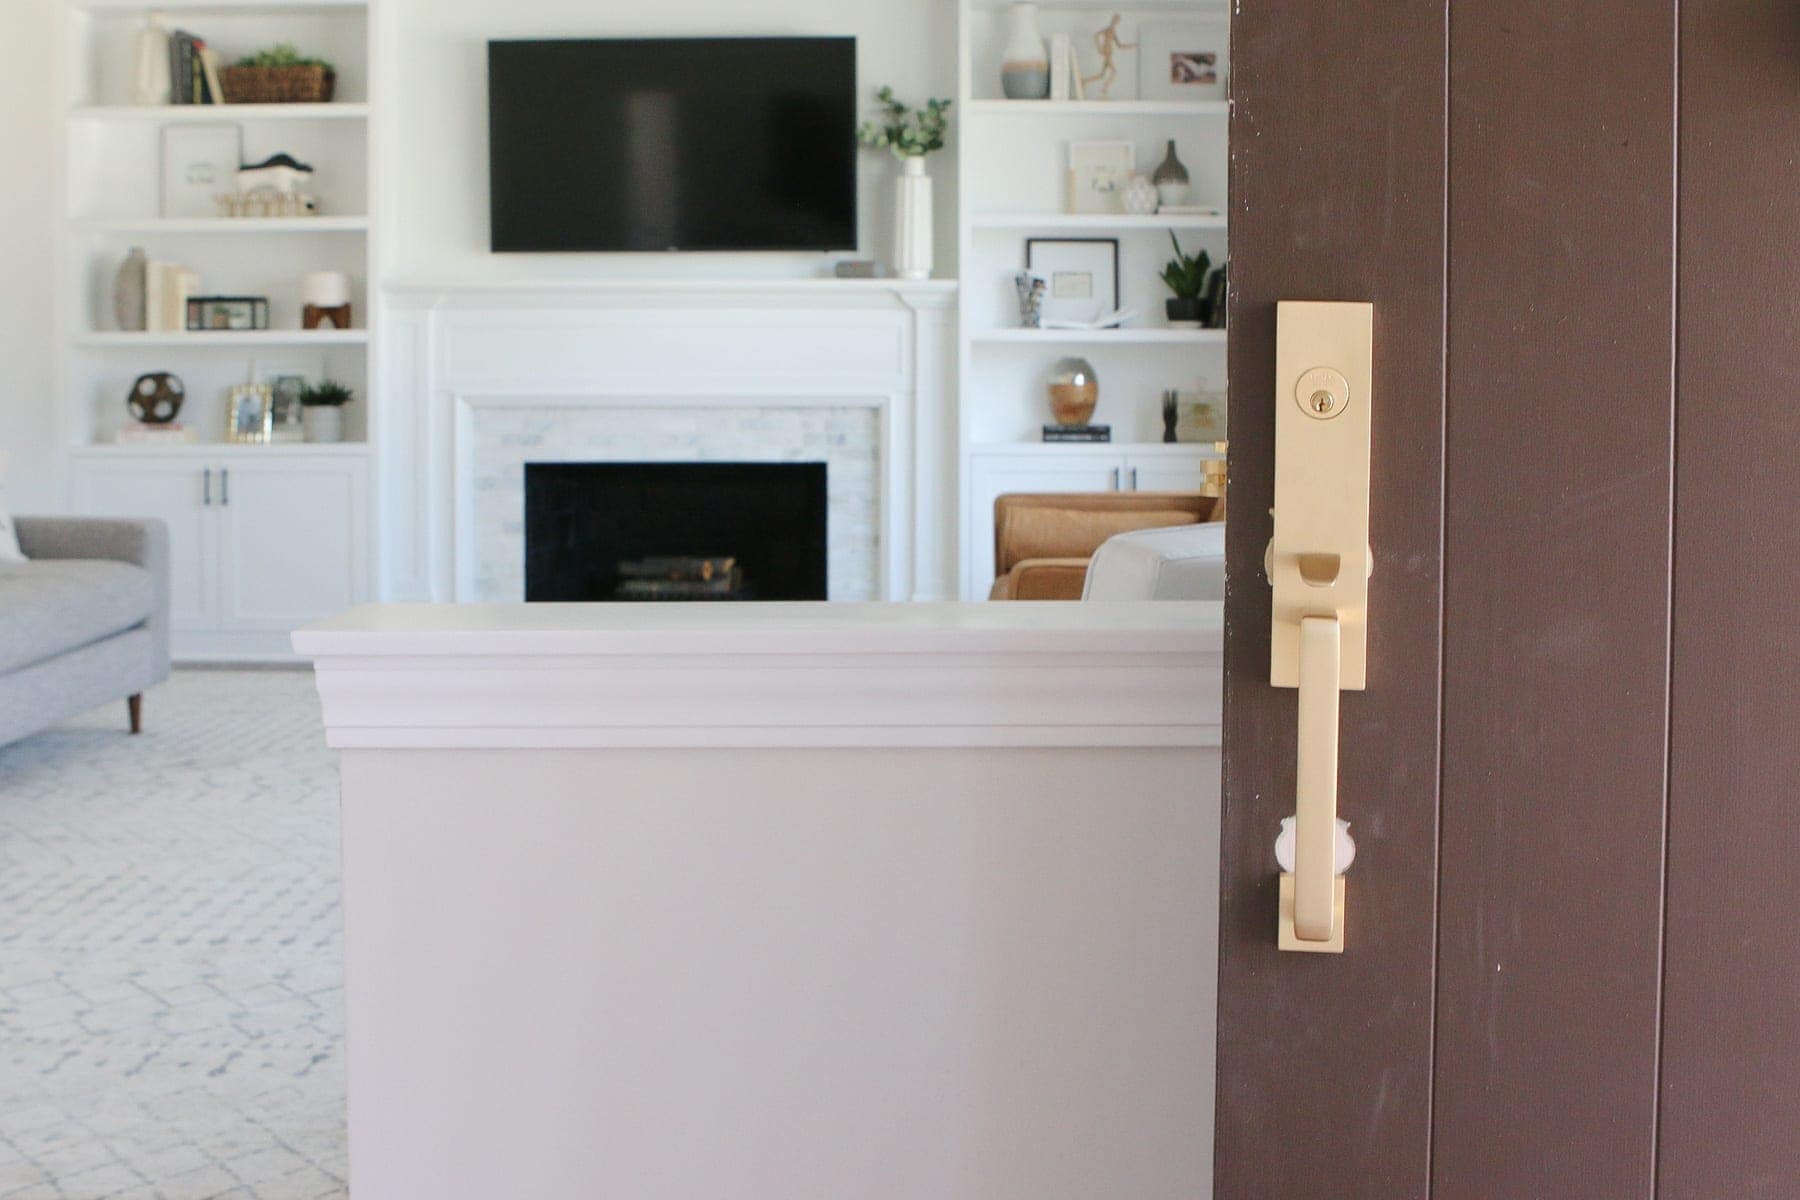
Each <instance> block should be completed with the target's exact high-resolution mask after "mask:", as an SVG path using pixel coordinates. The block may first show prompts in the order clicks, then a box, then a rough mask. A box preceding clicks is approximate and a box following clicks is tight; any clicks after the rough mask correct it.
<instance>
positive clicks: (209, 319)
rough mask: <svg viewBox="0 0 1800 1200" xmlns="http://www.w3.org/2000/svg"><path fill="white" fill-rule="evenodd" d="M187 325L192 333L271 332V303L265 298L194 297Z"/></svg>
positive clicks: (189, 298) (189, 300) (190, 305)
mask: <svg viewBox="0 0 1800 1200" xmlns="http://www.w3.org/2000/svg"><path fill="white" fill-rule="evenodd" d="M186 323H187V328H188V332H190V333H201V332H209V333H217V332H224V331H246V332H247V331H253V330H258V329H267V328H268V327H269V301H268V298H267V297H265V296H190V297H188V302H187V322H186Z"/></svg>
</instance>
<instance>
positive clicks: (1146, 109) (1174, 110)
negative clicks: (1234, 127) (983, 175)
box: [968, 100, 1231, 120]
mask: <svg viewBox="0 0 1800 1200" xmlns="http://www.w3.org/2000/svg"><path fill="white" fill-rule="evenodd" d="M968 110H969V112H971V113H974V114H976V115H977V116H992V117H1042V118H1044V119H1045V120H1060V119H1063V118H1066V117H1224V116H1227V115H1229V114H1230V112H1231V105H1230V104H1229V103H1227V102H1226V101H1224V100H971V101H969V104H968Z"/></svg>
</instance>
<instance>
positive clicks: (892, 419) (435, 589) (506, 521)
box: [371, 279, 957, 601]
mask: <svg viewBox="0 0 1800 1200" xmlns="http://www.w3.org/2000/svg"><path fill="white" fill-rule="evenodd" d="M386 293H387V297H388V301H389V303H388V310H387V321H388V325H389V329H388V331H387V334H386V335H385V336H384V339H383V340H384V345H385V346H386V348H387V349H386V352H385V355H384V358H383V362H382V364H381V368H380V369H381V377H382V379H383V380H384V381H385V386H384V388H383V390H382V394H383V404H382V405H381V406H379V408H380V411H379V412H378V413H374V414H372V418H371V419H372V420H378V421H381V422H383V423H384V430H383V432H384V436H383V437H381V438H380V439H379V444H380V445H381V447H382V457H381V479H382V484H381V488H382V497H383V517H384V520H383V530H382V551H383V553H382V556H381V559H382V564H383V594H384V595H386V596H388V597H390V598H394V599H418V600H426V599H429V600H437V601H451V600H457V601H469V600H475V599H517V598H520V597H515V596H504V595H495V594H493V593H494V591H495V588H496V587H501V588H504V587H506V586H508V584H507V583H505V582H501V583H498V584H497V583H496V582H495V579H496V573H495V572H494V571H493V570H492V564H493V560H494V559H495V557H496V555H498V556H499V557H500V559H501V560H502V561H504V562H507V563H508V564H509V565H511V559H512V558H514V557H516V554H517V551H516V547H515V545H514V544H513V542H511V541H506V542H500V543H495V542H494V541H492V540H491V539H495V538H507V537H511V538H513V539H515V540H516V539H517V537H518V531H517V523H518V521H519V519H520V517H521V516H522V513H519V512H515V511H513V510H514V509H517V508H519V507H520V502H519V500H518V497H517V489H516V487H512V488H505V487H501V486H498V483H499V481H498V480H497V478H496V475H497V474H498V475H505V474H506V473H508V472H511V473H513V474H516V473H517V470H518V463H517V461H516V459H517V457H518V455H515V460H514V461H504V460H497V459H495V458H493V457H492V455H493V454H494V451H493V450H492V446H494V445H495V444H506V443H508V441H509V440H515V441H516V440H519V439H517V438H515V435H514V434H513V433H512V431H511V429H510V428H509V427H508V426H506V425H505V424H504V422H506V421H508V420H514V421H526V422H528V423H529V422H531V421H532V419H533V418H535V417H541V420H538V421H536V423H535V425H534V426H533V428H534V429H535V430H536V433H537V437H536V440H535V441H534V442H533V443H532V444H533V446H534V447H535V446H538V445H539V444H541V443H543V442H544V440H545V438H546V437H548V438H549V444H548V445H547V446H545V447H544V448H543V449H542V450H541V451H540V450H537V449H534V450H533V451H531V453H532V454H536V453H543V454H544V455H545V457H546V458H553V457H557V456H558V454H559V451H558V450H557V445H556V438H557V436H559V435H558V434H556V432H555V430H557V429H559V428H561V429H568V430H570V431H571V432H570V434H569V436H568V442H569V445H568V447H567V450H566V453H565V454H564V457H563V460H564V461H607V460H608V459H609V458H611V457H613V456H614V455H616V457H617V458H618V459H619V460H621V461H626V460H636V459H641V458H646V457H661V458H663V459H665V460H666V459H667V457H668V454H669V453H671V451H670V450H669V447H670V445H676V446H679V445H681V444H685V443H681V442H680V441H679V437H680V436H681V435H680V434H679V430H682V429H688V430H691V429H692V428H693V427H694V426H695V425H696V422H695V421H694V420H693V414H694V413H695V412H696V411H699V412H702V413H705V412H717V413H718V414H719V416H720V418H721V422H720V423H721V427H723V426H725V425H727V424H732V422H733V421H735V425H734V428H735V429H736V435H735V436H734V437H733V438H732V439H730V440H729V441H726V442H720V443H719V444H717V445H712V446H708V445H706V444H702V441H701V440H695V441H694V443H693V450H694V454H693V456H694V457H695V458H697V459H700V460H705V459H706V458H707V457H708V455H709V453H710V454H711V455H713V456H714V457H716V456H717V455H719V454H730V455H731V456H732V457H733V458H737V459H739V460H752V461H754V460H764V461H784V460H790V461H791V460H792V459H793V456H794V455H795V454H798V453H802V452H804V453H807V454H808V455H809V456H811V457H823V455H822V454H815V453H814V452H813V451H814V449H816V448H806V447H799V446H795V445H791V444H788V443H786V442H784V441H783V440H782V439H783V438H784V437H786V436H788V435H787V434H785V433H783V432H781V430H782V429H783V428H784V427H783V424H782V422H779V421H775V420H771V421H770V430H771V432H770V434H769V435H768V437H767V439H765V440H764V441H763V442H761V443H757V441H756V438H755V437H754V436H749V437H748V438H747V437H746V431H745V426H746V425H752V426H753V427H754V423H753V422H748V421H746V420H745V419H744V413H745V411H746V410H770V411H771V412H773V411H774V410H792V411H796V412H812V413H815V414H816V413H818V412H819V410H825V411H826V412H827V413H829V414H839V415H841V416H843V418H844V419H845V420H846V421H851V422H852V423H854V414H856V413H867V414H872V416H873V418H874V420H873V424H872V426H871V428H872V430H873V432H872V433H870V434H868V435H867V436H869V437H871V438H873V439H874V442H875V445H874V446H873V447H872V448H870V447H852V448H851V450H852V451H853V452H859V453H863V455H864V458H865V460H866V458H867V455H868V454H870V453H872V454H873V456H874V459H875V462H876V463H877V464H878V465H877V467H876V469H875V471H874V472H873V478H872V479H860V478H852V477H850V476H846V478H845V480H844V481H843V486H845V487H846V488H849V487H856V488H861V489H864V491H865V492H866V493H867V494H863V493H859V494H856V495H851V496H841V497H837V499H840V500H843V501H845V505H840V507H846V506H847V507H848V510H849V511H854V512H864V511H867V510H869V509H871V508H872V510H873V514H874V515H873V517H872V519H871V520H870V521H868V522H867V525H868V529H867V530H866V532H865V531H864V530H863V529H862V528H861V527H860V526H859V527H858V528H857V529H855V530H854V531H846V530H839V533H840V535H843V534H846V533H853V534H854V536H855V537H856V538H858V539H859V541H860V542H866V543H867V544H866V545H861V544H859V545H858V546H856V547H854V550H853V553H851V554H849V555H846V556H845V557H847V558H852V559H856V560H857V561H856V562H855V563H853V564H851V565H852V566H854V567H855V568H856V571H860V572H861V573H862V575H864V576H866V577H867V583H866V585H862V591H863V595H862V596H860V597H859V598H868V599H883V600H938V599H945V598H948V597H949V596H951V595H952V594H953V593H954V589H955V583H954V574H955V545H954V543H955V526H956V520H955V512H956V495H955V492H956V469H955V462H956V449H955V448H956V433H955V412H954V399H953V397H954V391H955V383H954V380H955V363H954V336H953V324H954V306H955V303H956V294H957V293H956V284H955V283H954V282H951V281H941V280H928V281H922V282H910V281H898V280H838V279H775V280H744V279H740V280H705V281H701V280H649V281H644V280H637V281H625V280H594V281H553V282H542V283H536V282H533V283H518V282H500V283H491V282H481V283H458V282H453V281H451V282H410V283H400V284H394V285H390V286H389V287H388V288H387V289H386ZM681 413H686V414H688V415H687V416H686V417H685V418H683V417H681V416H679V415H677V414H681ZM663 414H668V415H667V417H666V419H665V418H664V417H663ZM658 420H663V421H664V423H665V424H667V425H671V426H673V427H675V430H676V432H671V430H670V429H666V428H660V427H657V426H656V422H657V421H658ZM608 421H614V422H616V428H617V431H618V436H617V438H616V439H614V438H612V436H611V433H610V429H609V427H608V425H607V424H606V423H607V422H608ZM483 422H490V423H497V424H491V425H489V426H487V427H484V426H483V425H482V423H483ZM698 424H699V425H701V426H704V424H705V423H704V422H699V423H698ZM788 424H789V425H791V424H792V422H789V423H788ZM812 425H813V426H814V427H817V426H818V422H817V421H814V422H812ZM577 426H579V434H580V436H576V435H575V431H576V427H577ZM484 428H485V432H486V433H487V435H488V436H487V437H486V438H485V441H484V439H483V438H481V437H480V436H478V435H479V434H480V433H482V432H483V431H484ZM546 429H548V430H551V433H549V434H548V435H546V434H545V432H544V431H545V430H546ZM814 436H815V437H820V436H823V437H829V438H835V439H838V440H839V441H841V440H842V439H843V438H845V436H846V435H845V434H844V432H843V431H842V428H841V427H833V428H832V429H827V430H825V431H823V432H820V431H819V430H818V429H817V428H815V434H814ZM746 441H748V443H749V444H748V445H746ZM478 445H486V446H488V447H489V449H488V450H487V451H486V452H485V453H487V454H489V456H490V457H488V458H487V459H482V458H481V457H480V456H479V455H478V452H477V446H478ZM651 450H654V451H656V453H651V452H650V451H651ZM519 453H521V454H522V453H524V452H519ZM865 474H867V472H865ZM484 505H487V506H489V507H487V508H483V507H482V506H484ZM494 506H499V508H495V507H494ZM835 519H836V518H835V517H834V520H835ZM483 539H489V540H485V541H484V540H483ZM863 556H868V557H869V561H868V562H867V563H866V564H865V563H864V562H863V561H862V559H863ZM484 559H485V560H486V567H485V568H484V565H483V563H484ZM856 571H853V572H852V574H853V575H854V574H855V573H856ZM833 580H834V582H833V587H834V589H836V588H838V587H839V584H838V576H837V575H835V574H834V576H833ZM850 594H853V593H850Z"/></svg>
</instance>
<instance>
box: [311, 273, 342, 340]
mask: <svg viewBox="0 0 1800 1200" xmlns="http://www.w3.org/2000/svg"><path fill="white" fill-rule="evenodd" d="M350 325H351V308H350V277H349V276H348V275H346V274H344V273H343V272H342V271H314V272H312V273H311V274H309V275H307V276H306V277H305V278H304V279H302V280H301V281H300V328H302V329H349V328H350Z"/></svg>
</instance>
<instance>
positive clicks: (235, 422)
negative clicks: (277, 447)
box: [225, 383, 270, 446]
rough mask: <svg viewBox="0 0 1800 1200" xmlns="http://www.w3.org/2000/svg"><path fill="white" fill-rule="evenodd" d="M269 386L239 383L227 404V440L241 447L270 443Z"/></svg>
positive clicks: (227, 398) (228, 397) (228, 396)
mask: <svg viewBox="0 0 1800 1200" xmlns="http://www.w3.org/2000/svg"><path fill="white" fill-rule="evenodd" d="M269 401H270V395H269V385H268V384H266V383H240V384H238V385H237V386H236V387H234V388H232V389H231V391H230V393H228V395H227V397H226V401H225V440H226V441H228V442H234V443H236V444H238V445H255V446H260V445H264V444H266V443H267V442H268V441H269V415H270V412H269V409H270V404H269Z"/></svg>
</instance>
